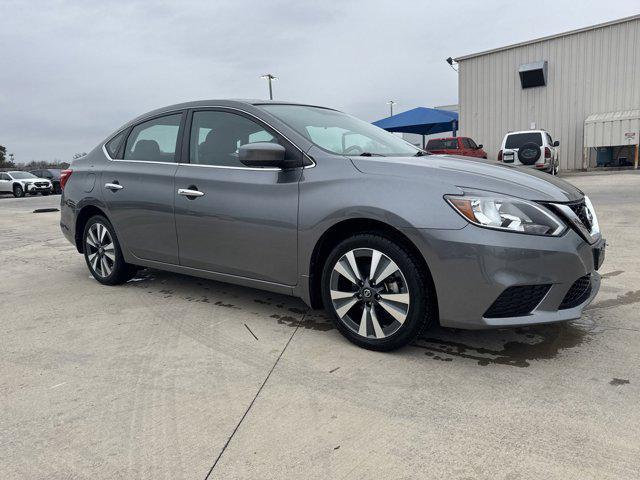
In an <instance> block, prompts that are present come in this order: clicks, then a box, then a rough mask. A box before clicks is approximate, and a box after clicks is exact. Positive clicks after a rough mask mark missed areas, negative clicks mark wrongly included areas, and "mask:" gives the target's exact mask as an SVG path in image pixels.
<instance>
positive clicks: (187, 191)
mask: <svg viewBox="0 0 640 480" xmlns="http://www.w3.org/2000/svg"><path fill="white" fill-rule="evenodd" d="M178 195H182V196H183V197H187V198H189V199H191V200H192V199H194V198H198V197H204V192H201V191H200V190H195V189H191V188H179V189H178Z"/></svg>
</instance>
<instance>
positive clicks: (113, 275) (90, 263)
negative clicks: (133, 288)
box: [82, 215, 136, 285]
mask: <svg viewBox="0 0 640 480" xmlns="http://www.w3.org/2000/svg"><path fill="white" fill-rule="evenodd" d="M82 241H83V247H84V258H85V261H86V262H87V267H88V268H89V271H90V272H91V275H93V278H95V279H96V280H97V281H99V282H100V283H102V284H104V285H118V284H121V283H124V282H126V281H127V280H130V279H131V278H133V276H134V275H135V273H136V267H135V266H133V265H130V264H128V263H126V262H125V261H124V256H123V255H122V250H121V248H120V243H119V242H118V238H117V237H116V233H115V230H114V229H113V226H112V225H111V223H110V222H109V220H107V219H106V218H105V217H103V216H102V215H96V216H95V217H91V218H90V219H89V221H88V222H87V224H86V225H85V227H84V232H83V236H82Z"/></svg>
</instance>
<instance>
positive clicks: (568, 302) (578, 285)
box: [559, 275, 591, 310]
mask: <svg viewBox="0 0 640 480" xmlns="http://www.w3.org/2000/svg"><path fill="white" fill-rule="evenodd" d="M589 295H591V275H585V276H584V277H580V278H579V279H578V280H576V281H575V282H573V285H571V288H570V289H569V291H568V292H567V294H566V295H565V296H564V298H563V299H562V303H561V304H560V307H559V308H560V310H566V309H567V308H573V307H577V306H578V305H580V304H581V303H584V302H585V301H586V300H587V298H589Z"/></svg>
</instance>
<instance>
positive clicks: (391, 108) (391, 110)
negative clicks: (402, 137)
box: [387, 100, 396, 117]
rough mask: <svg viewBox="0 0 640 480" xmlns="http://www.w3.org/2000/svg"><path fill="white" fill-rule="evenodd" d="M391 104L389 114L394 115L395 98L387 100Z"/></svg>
mask: <svg viewBox="0 0 640 480" xmlns="http://www.w3.org/2000/svg"><path fill="white" fill-rule="evenodd" d="M387 103H388V104H389V116H390V117H393V106H394V105H395V104H396V102H394V101H393V100H389V101H388V102H387Z"/></svg>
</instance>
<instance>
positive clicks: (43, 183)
mask: <svg viewBox="0 0 640 480" xmlns="http://www.w3.org/2000/svg"><path fill="white" fill-rule="evenodd" d="M35 186H36V187H46V186H47V183H46V182H35Z"/></svg>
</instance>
